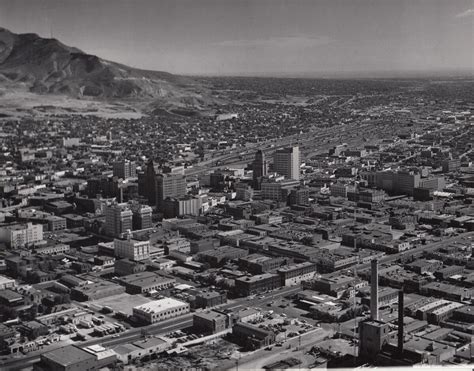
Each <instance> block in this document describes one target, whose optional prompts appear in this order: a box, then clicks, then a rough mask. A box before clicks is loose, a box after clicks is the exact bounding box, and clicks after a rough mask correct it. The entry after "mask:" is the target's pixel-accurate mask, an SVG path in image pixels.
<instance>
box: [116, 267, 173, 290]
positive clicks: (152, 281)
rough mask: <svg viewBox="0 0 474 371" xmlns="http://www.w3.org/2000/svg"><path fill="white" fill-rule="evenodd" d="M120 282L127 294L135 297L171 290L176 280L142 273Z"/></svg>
mask: <svg viewBox="0 0 474 371" xmlns="http://www.w3.org/2000/svg"><path fill="white" fill-rule="evenodd" d="M119 282H120V283H121V284H122V285H124V286H125V291H126V292H127V293H129V294H132V295H134V294H145V293H153V292H157V291H162V290H166V289H170V288H172V287H173V286H174V284H175V283H176V280H175V279H173V278H168V277H163V276H160V275H158V274H156V273H153V272H141V273H135V274H130V275H128V276H124V277H121V278H120V279H119Z"/></svg>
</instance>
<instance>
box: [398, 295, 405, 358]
mask: <svg viewBox="0 0 474 371" xmlns="http://www.w3.org/2000/svg"><path fill="white" fill-rule="evenodd" d="M403 312H404V305H403V290H400V291H398V352H399V353H402V352H403V338H404V335H403V317H404V315H403Z"/></svg>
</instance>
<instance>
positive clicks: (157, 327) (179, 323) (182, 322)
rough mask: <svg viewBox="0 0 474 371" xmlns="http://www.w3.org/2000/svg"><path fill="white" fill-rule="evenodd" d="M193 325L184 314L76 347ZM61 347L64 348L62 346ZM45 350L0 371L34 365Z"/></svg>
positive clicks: (0, 366) (3, 365)
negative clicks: (144, 331) (143, 332)
mask: <svg viewBox="0 0 474 371" xmlns="http://www.w3.org/2000/svg"><path fill="white" fill-rule="evenodd" d="M192 324H193V320H192V313H190V314H185V315H184V316H180V317H178V318H172V319H169V320H166V321H163V322H160V323H157V324H154V325H150V326H147V327H139V328H133V329H130V330H128V331H126V332H122V333H121V334H118V336H116V337H112V336H108V337H102V338H95V339H90V340H87V341H83V342H78V343H77V345H79V346H81V347H86V346H90V345H95V344H101V345H104V346H109V347H112V346H114V345H118V344H124V343H130V342H133V341H137V340H139V339H140V338H141V337H142V330H144V329H145V330H146V332H147V334H148V335H163V334H166V333H169V332H173V331H177V330H182V329H184V328H187V327H190V326H192ZM61 346H65V345H64V344H62V345H61ZM59 347H60V346H57V347H55V348H59ZM53 349H54V347H53V348H52V349H48V350H53ZM44 352H45V350H44V349H43V350H39V351H35V352H32V353H28V354H26V355H25V356H24V357H21V358H12V359H9V360H7V361H5V362H2V363H0V369H1V370H2V371H14V370H15V371H16V370H22V369H25V368H27V367H31V366H32V365H33V364H34V363H36V362H38V361H39V360H40V355H41V353H44Z"/></svg>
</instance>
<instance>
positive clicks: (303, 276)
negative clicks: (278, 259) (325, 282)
mask: <svg viewBox="0 0 474 371" xmlns="http://www.w3.org/2000/svg"><path fill="white" fill-rule="evenodd" d="M277 273H278V274H279V276H280V279H281V285H282V286H293V285H298V284H300V283H301V282H302V281H307V280H311V279H312V278H313V277H314V275H315V273H316V264H315V263H312V262H303V263H299V264H292V265H288V266H286V267H282V268H279V269H278V270H277Z"/></svg>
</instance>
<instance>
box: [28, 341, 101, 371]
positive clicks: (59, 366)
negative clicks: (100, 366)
mask: <svg viewBox="0 0 474 371" xmlns="http://www.w3.org/2000/svg"><path fill="white" fill-rule="evenodd" d="M96 369H97V359H96V357H95V356H94V355H93V354H91V353H89V352H87V351H85V350H83V349H81V348H79V347H76V346H74V345H68V346H65V347H62V348H58V349H54V350H52V351H49V352H46V353H43V354H41V360H40V362H39V363H36V364H35V365H34V370H35V371H91V370H96Z"/></svg>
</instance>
